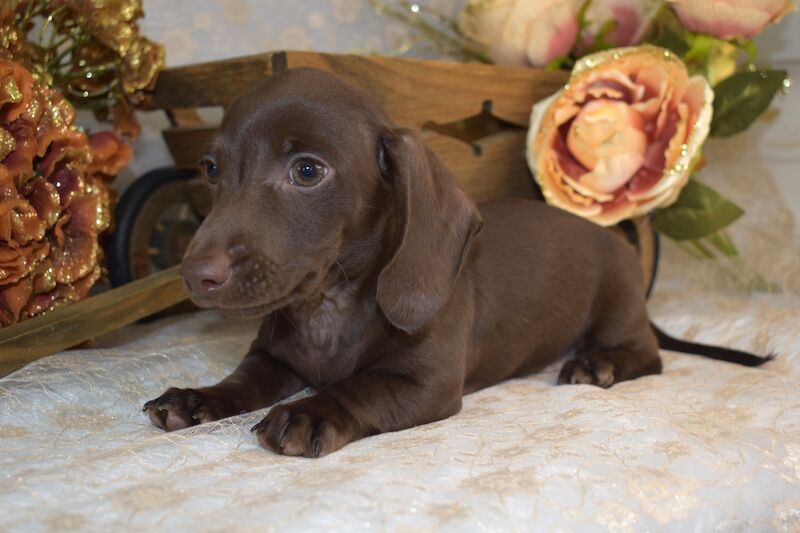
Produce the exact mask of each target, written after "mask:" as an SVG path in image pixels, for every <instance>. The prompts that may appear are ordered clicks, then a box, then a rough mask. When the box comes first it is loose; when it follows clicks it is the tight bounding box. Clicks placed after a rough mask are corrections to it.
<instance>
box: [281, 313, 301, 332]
mask: <svg viewBox="0 0 800 533" xmlns="http://www.w3.org/2000/svg"><path fill="white" fill-rule="evenodd" d="M281 316H282V317H283V318H285V319H286V321H287V322H289V324H291V325H292V327H293V328H294V329H297V326H295V325H294V322H292V319H291V318H289V317H288V316H287V315H286V313H284V312H283V311H281Z"/></svg>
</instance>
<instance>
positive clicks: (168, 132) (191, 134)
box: [161, 126, 217, 168]
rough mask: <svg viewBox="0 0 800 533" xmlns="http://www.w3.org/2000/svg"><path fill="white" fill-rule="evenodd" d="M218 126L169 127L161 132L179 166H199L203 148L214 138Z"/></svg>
mask: <svg viewBox="0 0 800 533" xmlns="http://www.w3.org/2000/svg"><path fill="white" fill-rule="evenodd" d="M216 131H217V128H216V127H214V126H201V127H192V128H167V129H165V130H164V131H162V132H161V135H162V136H163V137H164V142H166V143H167V148H169V153H170V154H172V158H173V159H174V160H175V166H177V167H178V168H197V162H198V161H200V157H201V156H202V155H203V150H205V148H206V146H207V145H208V144H209V143H210V142H211V140H212V139H213V138H214V133H216Z"/></svg>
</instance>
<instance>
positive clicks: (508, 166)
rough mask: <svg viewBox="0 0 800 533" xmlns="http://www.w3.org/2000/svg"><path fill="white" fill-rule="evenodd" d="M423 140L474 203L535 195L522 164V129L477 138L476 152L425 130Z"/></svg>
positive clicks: (523, 133)
mask: <svg viewBox="0 0 800 533" xmlns="http://www.w3.org/2000/svg"><path fill="white" fill-rule="evenodd" d="M425 142H426V143H427V144H428V146H430V147H431V149H432V150H433V151H434V152H435V153H436V155H437V156H439V158H440V159H441V160H442V162H443V163H444V164H445V165H446V166H447V167H448V168H449V169H450V170H452V171H453V173H454V174H455V175H456V178H458V182H459V184H460V185H461V187H462V188H463V189H464V190H465V191H466V192H467V194H469V195H470V196H471V197H472V199H473V200H475V201H476V202H485V201H488V200H497V199H501V198H511V197H533V196H534V194H535V190H536V189H535V187H534V185H533V181H532V179H531V177H530V174H529V172H528V166H527V164H526V163H525V131H521V130H517V131H513V130H512V131H501V132H499V133H496V134H494V135H491V136H489V137H486V138H484V139H481V140H480V141H478V142H477V143H476V145H477V147H478V149H479V150H480V154H479V155H478V154H476V153H475V151H474V149H473V146H472V145H470V144H467V143H465V142H463V141H459V140H458V139H453V138H452V137H447V136H445V135H439V134H436V133H433V132H426V134H425Z"/></svg>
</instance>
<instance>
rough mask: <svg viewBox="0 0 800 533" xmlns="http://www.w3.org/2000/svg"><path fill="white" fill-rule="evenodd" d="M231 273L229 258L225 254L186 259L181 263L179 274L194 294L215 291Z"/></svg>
mask: <svg viewBox="0 0 800 533" xmlns="http://www.w3.org/2000/svg"><path fill="white" fill-rule="evenodd" d="M230 275H231V258H230V257H228V255H227V254H216V255H214V256H211V257H203V258H197V259H187V260H185V261H184V262H183V265H181V276H183V279H184V280H185V281H186V284H187V285H188V286H189V290H190V291H191V292H193V293H195V294H204V293H208V292H211V291H215V290H217V289H218V288H220V287H221V286H222V285H224V284H225V282H226V281H228V278H229V277H230Z"/></svg>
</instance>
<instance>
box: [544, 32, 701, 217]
mask: <svg viewBox="0 0 800 533" xmlns="http://www.w3.org/2000/svg"><path fill="white" fill-rule="evenodd" d="M713 96H714V94H713V92H712V91H711V88H710V87H709V85H708V82H706V80H705V79H704V78H703V77H701V76H693V77H691V78H690V77H689V76H688V73H687V71H686V66H685V65H684V64H683V62H682V61H681V60H680V59H679V58H678V57H676V56H675V55H674V54H672V53H671V52H669V51H667V50H665V49H663V48H658V47H655V46H650V45H644V46H639V47H635V48H617V49H614V50H608V51H605V52H599V53H597V54H592V55H589V56H586V57H584V58H583V59H581V60H580V61H579V62H578V64H577V65H576V66H575V69H574V70H573V72H572V75H571V77H570V80H569V82H568V84H567V85H566V86H565V87H564V89H562V90H561V91H559V92H558V93H556V94H555V95H553V96H552V97H550V98H548V99H547V100H544V101H542V102H539V103H538V104H536V105H535V106H534V108H533V113H532V115H531V123H530V129H529V131H528V164H529V166H530V167H531V170H532V171H533V173H534V176H535V178H536V181H537V182H538V183H539V185H540V187H541V189H542V191H543V193H544V196H545V199H546V200H547V202H548V203H550V204H553V205H555V206H558V207H560V208H562V209H565V210H567V211H570V212H572V213H575V214H577V215H580V216H582V217H585V218H588V219H590V220H593V221H594V222H596V223H598V224H600V225H603V226H610V225H612V224H616V223H617V222H619V221H621V220H624V219H626V218H630V217H634V216H638V215H642V214H644V213H647V212H649V211H650V210H652V209H654V208H656V207H663V206H666V205H669V204H671V203H672V202H674V201H675V199H676V198H677V197H678V193H679V192H680V190H681V188H682V187H683V186H684V185H685V184H686V182H687V181H688V179H689V171H690V167H691V164H692V161H693V159H694V157H695V156H696V155H697V153H698V150H699V148H700V146H701V144H702V143H703V141H704V140H705V138H706V136H707V135H708V129H709V124H710V122H711V113H712V106H711V103H712V100H713Z"/></svg>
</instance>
